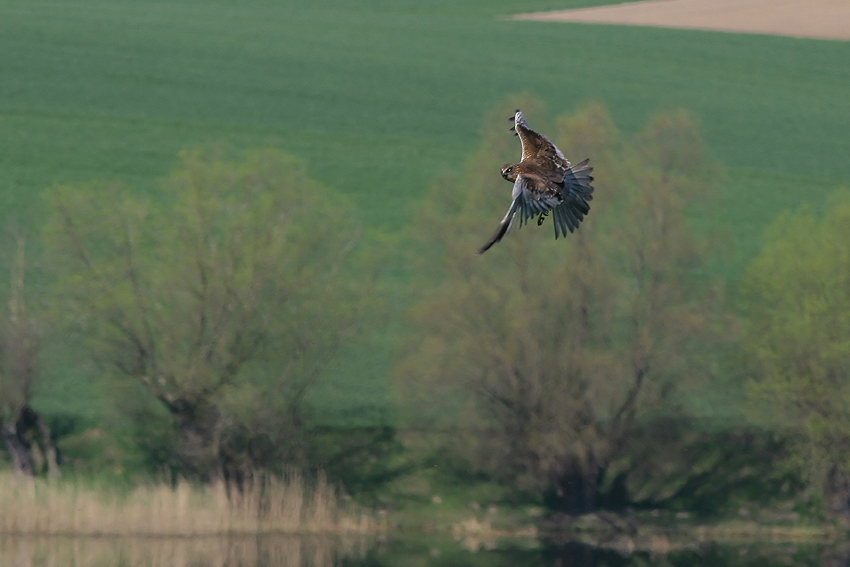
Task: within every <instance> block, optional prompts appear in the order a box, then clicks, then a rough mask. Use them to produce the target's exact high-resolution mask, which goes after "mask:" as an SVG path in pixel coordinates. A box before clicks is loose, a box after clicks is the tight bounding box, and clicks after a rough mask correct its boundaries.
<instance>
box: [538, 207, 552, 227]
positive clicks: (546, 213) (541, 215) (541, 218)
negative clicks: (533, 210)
mask: <svg viewBox="0 0 850 567" xmlns="http://www.w3.org/2000/svg"><path fill="white" fill-rule="evenodd" d="M547 216H549V211H544V212H542V213H540V216H539V217H537V226H540V225H541V224H543V219H545V218H546V217H547Z"/></svg>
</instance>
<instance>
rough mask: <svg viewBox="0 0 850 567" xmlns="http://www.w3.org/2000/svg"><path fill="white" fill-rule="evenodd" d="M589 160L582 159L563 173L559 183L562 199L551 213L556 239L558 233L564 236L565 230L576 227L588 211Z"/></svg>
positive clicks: (589, 186) (591, 169) (590, 199)
mask: <svg viewBox="0 0 850 567" xmlns="http://www.w3.org/2000/svg"><path fill="white" fill-rule="evenodd" d="M589 161H590V160H584V161H583V162H581V163H578V164H576V165H574V166H572V167H570V168H569V169H567V172H566V174H565V175H564V181H563V183H562V184H561V185H562V188H561V194H562V195H563V200H562V201H561V203H560V204H559V205H558V206H557V207H555V209H554V213H553V215H552V216H553V224H554V225H555V239H556V240H557V238H558V236H559V234H560V235H563V236H566V235H567V230H569V231H570V232H573V231H574V230H575V229H577V228H578V225H579V223H580V222H581V221H582V220H584V215H586V214H587V213H589V212H590V205H588V203H587V202H588V201H592V200H593V186H592V185H591V183H592V182H593V177H592V176H591V175H590V174H591V173H592V172H593V168H592V167H590V166H589V165H588V162H589Z"/></svg>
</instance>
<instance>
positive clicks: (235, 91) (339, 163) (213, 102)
mask: <svg viewBox="0 0 850 567" xmlns="http://www.w3.org/2000/svg"><path fill="white" fill-rule="evenodd" d="M594 3H596V4H599V3H603V2H596V1H589V2H581V1H571V0H565V1H562V2H556V1H554V0H525V1H523V2H508V1H507V0H498V1H497V2H491V1H487V0H474V1H468V2H462V3H455V2H451V1H448V0H433V1H430V2H429V1H425V2H413V1H402V0H369V1H365V2H358V3H352V2H345V1H343V0H325V1H320V2H315V1H307V0H288V1H283V0H282V1H279V2H271V1H269V0H248V1H245V2H230V1H227V0H212V1H203V2H201V1H199V0H197V1H196V0H176V1H173V2H160V1H151V0H134V1H132V2H130V1H122V0H114V1H104V0H71V1H68V2H61V3H60V2H41V1H37V0H35V1H30V2H26V3H21V2H11V1H2V0H0V53H2V54H3V56H2V58H0V209H2V210H3V212H4V213H5V216H10V215H14V216H17V217H18V218H22V219H23V221H24V223H26V224H28V225H32V226H33V227H36V226H37V225H39V224H40V222H41V218H42V217H43V213H44V203H43V202H42V197H41V194H42V192H43V190H44V189H45V188H46V187H48V186H50V185H51V184H53V183H57V182H58V183H65V182H74V181H85V180H91V179H94V178H110V179H120V180H123V181H124V182H126V183H128V184H130V185H131V186H133V187H135V188H137V189H138V190H139V191H148V192H156V191H158V187H157V180H158V179H159V178H161V177H162V176H163V175H164V174H165V173H166V172H167V171H168V170H169V169H170V168H171V167H172V165H173V163H174V157H175V154H176V153H177V152H178V151H179V150H180V149H182V148H186V147H190V146H196V145H203V144H213V143H221V142H224V143H227V144H231V145H233V146H234V147H236V148H243V147H254V146H263V145H272V146H276V147H279V148H281V149H284V150H286V151H288V152H291V153H293V154H296V155H298V156H300V157H302V158H304V159H305V160H306V161H307V163H308V165H309V169H310V172H311V174H312V175H313V176H315V177H317V178H319V179H320V180H321V181H323V182H324V183H326V184H328V185H331V186H333V187H335V188H338V189H340V190H343V191H345V192H347V193H349V194H351V195H352V196H353V197H354V198H355V200H356V202H357V203H358V204H359V206H360V211H361V214H362V219H363V220H364V222H366V223H368V224H370V225H372V226H375V227H376V228H378V229H380V230H384V231H389V232H396V231H398V230H399V229H401V228H402V227H404V226H405V224H406V220H407V219H408V218H409V216H410V215H411V214H414V210H415V205H416V200H417V199H418V198H420V196H422V195H423V193H424V191H425V189H426V188H427V186H428V184H429V183H430V182H431V181H432V180H433V179H434V177H435V176H436V175H437V174H438V173H439V172H440V171H444V170H451V169H454V168H455V167H456V166H457V164H459V163H461V162H462V161H463V160H464V159H465V157H466V156H467V155H468V154H469V153H471V151H473V149H474V148H475V146H476V144H477V143H478V130H479V128H480V125H481V120H482V117H483V115H484V113H485V112H486V111H488V110H489V109H490V108H491V107H492V106H493V105H494V104H495V103H496V102H497V101H498V100H500V99H501V98H502V97H504V96H506V95H508V94H512V93H517V92H530V93H532V94H534V95H535V96H537V97H539V98H541V99H542V100H544V101H545V102H546V103H547V105H548V108H549V111H550V113H551V114H552V115H555V114H563V113H565V112H569V111H570V110H572V109H574V108H576V107H577V106H579V105H581V104H583V103H584V102H586V101H587V100H589V99H596V100H600V101H601V102H603V103H604V104H606V105H607V106H608V107H609V108H610V109H611V111H612V113H613V115H614V118H615V120H616V121H617V123H618V125H620V127H622V128H623V129H624V130H626V131H627V132H631V131H634V130H636V129H637V128H638V127H639V126H640V125H641V124H642V123H643V122H644V121H645V119H646V117H647V116H648V115H649V114H651V113H652V112H654V111H655V110H657V109H660V108H669V107H683V108H686V109H688V110H689V111H691V112H692V113H693V114H694V115H695V116H696V117H697V119H698V120H699V121H700V122H701V124H702V127H703V130H704V134H705V137H706V140H707V143H708V146H709V151H710V152H711V153H712V154H713V155H714V156H715V157H716V158H718V159H719V160H720V161H722V162H723V163H724V164H725V165H726V166H727V167H728V173H729V177H728V180H727V182H726V184H725V185H724V187H723V188H722V191H721V195H720V198H719V201H718V202H717V203H716V206H713V207H711V208H710V209H708V210H705V211H695V212H694V217H695V222H698V223H699V224H700V225H701V226H704V227H706V228H711V229H714V230H717V231H719V232H720V233H722V234H724V236H725V237H726V240H725V242H724V246H726V247H727V250H726V251H725V253H724V255H723V256H722V258H721V259H720V260H718V261H717V262H716V265H715V266H714V269H715V270H716V271H717V273H719V274H721V275H723V276H724V277H727V278H730V279H733V280H734V279H735V278H737V276H738V274H739V273H740V270H741V267H742V266H743V264H744V263H745V262H746V261H747V259H748V258H750V257H751V256H752V255H753V254H754V252H755V250H756V249H757V247H758V244H759V237H760V233H761V230H762V227H763V226H764V224H765V223H766V222H767V221H768V220H770V219H771V218H773V216H775V214H776V213H778V212H779V211H780V210H782V209H785V208H788V207H794V206H797V205H798V204H800V203H803V202H811V203H813V204H814V205H815V206H818V203H819V202H820V200H821V198H822V197H823V196H824V195H825V194H827V193H828V192H829V191H831V190H832V188H833V187H834V186H835V185H836V184H838V183H839V182H850V160H848V159H847V156H848V155H850V137H848V136H847V134H846V133H847V132H848V131H850V105H848V104H847V88H846V87H847V85H848V84H850V64H848V63H850V43H847V42H834V41H817V40H803V39H790V38H780V37H767V36H755V35H752V36H750V35H739V34H725V33H710V32H700V31H682V30H669V29H652V28H629V27H621V26H601V25H581V24H560V23H541V22H515V21H509V20H505V19H501V18H499V17H498V16H500V15H504V14H507V13H510V12H511V11H531V10H540V9H547V8H564V7H570V6H578V5H588V4H594ZM511 110H513V109H506V111H507V112H510V111H511ZM528 120H529V122H530V123H531V124H532V126H533V124H534V123H535V122H539V120H538V119H535V117H533V116H528ZM497 166H498V164H494V167H497ZM494 171H496V170H495V169H494ZM597 173H598V175H604V172H597ZM600 198H604V196H600ZM483 230H484V233H482V234H485V233H486V231H487V230H489V228H486V227H485V229H483ZM399 270H400V271H402V272H403V270H404V267H403V266H399ZM399 307H400V308H404V306H403V305H400V306H399ZM387 334H389V333H387ZM365 343H367V346H368V348H365V346H363V345H361V347H362V348H361V347H358V348H352V349H351V350H352V352H349V353H347V355H346V356H347V358H346V363H345V364H344V365H342V364H340V365H338V366H339V368H338V370H340V372H339V373H336V374H335V376H337V379H335V380H334V381H333V382H331V383H330V384H328V386H327V387H326V389H325V390H323V391H322V392H321V393H320V397H322V398H323V399H324V402H323V403H326V404H328V407H331V408H334V409H335V410H338V411H339V412H340V415H342V416H347V417H345V418H344V419H346V420H349V419H351V420H354V421H356V420H365V421H372V420H376V421H382V420H386V419H390V417H389V414H388V413H387V411H386V408H387V394H386V388H385V383H386V380H387V374H388V371H389V368H390V364H391V362H390V360H389V357H390V354H391V350H392V344H391V341H389V340H387V339H385V338H382V337H381V336H379V337H373V338H371V339H367V340H365ZM343 368H345V369H346V370H347V372H345V374H343V373H342V372H341V371H342V369H343ZM55 378H56V382H55V383H54V385H52V386H51V388H50V390H49V391H45V392H43V393H42V395H41V396H42V397H41V403H42V404H43V406H44V407H47V408H58V407H66V405H67V404H69V403H72V404H74V403H76V404H79V405H80V407H85V406H86V405H87V404H90V403H91V402H90V401H89V400H88V399H87V398H86V399H83V400H82V401H77V402H74V401H69V400H74V399H76V400H79V399H80V398H81V397H87V396H90V395H92V391H93V390H92V389H86V387H85V386H83V385H80V384H78V383H77V382H74V381H73V380H71V378H68V377H67V376H65V375H64V374H62V375H61V376H60V373H59V372H56V377H55Z"/></svg>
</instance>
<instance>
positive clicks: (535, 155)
mask: <svg viewBox="0 0 850 567" xmlns="http://www.w3.org/2000/svg"><path fill="white" fill-rule="evenodd" d="M510 120H512V121H513V122H514V125H513V127H512V128H511V130H512V131H514V132H515V133H516V135H517V136H519V139H520V142H521V143H522V157H521V159H520V161H519V163H509V164H505V165H503V166H502V177H504V178H505V179H506V180H507V181H510V182H512V183H513V184H514V187H513V191H512V193H511V198H512V199H513V201H512V203H511V206H510V208H509V209H508V212H507V214H506V215H505V217H504V218H503V219H502V222H501V223H499V228H498V229H496V232H495V234H493V236H492V237H491V238H490V240H489V241H487V243H486V244H485V245H484V246H482V247H481V248H479V249H478V253H479V254H483V253H484V252H486V251H487V250H489V249H490V247H491V246H493V244H495V243H496V242H499V241H500V240H501V239H502V237H504V236H505V235H506V234H507V233H508V231H509V230H510V229H511V227H512V226H513V223H514V220H515V217H516V215H517V214H519V223H520V226H522V225H523V224H525V223H526V222H527V221H528V219H529V218H532V217H534V216H538V215H540V216H539V220H538V225H539V224H541V223H542V222H543V218H544V217H545V215H547V214H548V213H549V212H550V211H552V212H553V215H552V216H553V224H554V225H555V238H556V239H557V238H558V237H559V236H561V235H563V236H566V235H567V231H568V230H569V231H570V232H573V231H574V230H575V229H577V228H578V225H579V223H580V222H581V221H582V219H584V215H586V214H587V213H588V212H589V211H590V206H589V205H588V204H587V202H588V201H590V200H591V199H593V186H592V185H591V182H592V181H593V177H591V175H590V174H591V172H592V171H593V168H592V167H589V166H588V165H587V163H588V160H584V161H583V162H581V163H579V164H576V165H571V164H570V162H569V160H567V158H566V157H564V154H563V153H561V150H559V149H558V148H557V146H555V144H553V143H552V142H550V141H549V139H548V138H547V137H546V136H544V135H543V134H538V133H537V132H535V131H534V130H532V129H531V128H529V127H528V125H527V124H526V123H525V118H524V117H523V115H522V112H520V111H519V110H517V111H516V113H515V114H514V116H512V117H511V118H510Z"/></svg>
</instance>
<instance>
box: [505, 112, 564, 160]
mask: <svg viewBox="0 0 850 567" xmlns="http://www.w3.org/2000/svg"><path fill="white" fill-rule="evenodd" d="M514 130H515V131H516V133H517V135H518V136H519V141H520V143H521V144H522V159H523V160H527V159H532V158H545V159H550V160H552V161H553V162H555V163H563V164H564V167H565V168H567V167H569V166H570V162H569V161H567V158H565V157H564V154H563V153H561V150H559V149H558V148H557V146H555V144H553V143H552V142H550V141H549V138H547V137H546V136H544V135H543V134H539V133H537V132H535V131H534V130H532V129H531V128H529V127H528V124H526V123H525V118H524V117H523V116H522V112H520V111H519V110H517V111H516V114H515V115H514Z"/></svg>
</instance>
